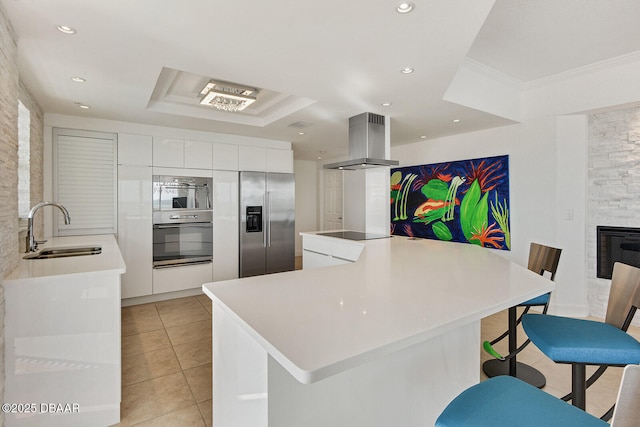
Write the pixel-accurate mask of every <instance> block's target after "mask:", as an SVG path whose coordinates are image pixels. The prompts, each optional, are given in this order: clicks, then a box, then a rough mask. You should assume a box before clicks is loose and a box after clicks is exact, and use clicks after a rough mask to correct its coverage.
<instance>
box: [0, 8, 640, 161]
mask: <svg viewBox="0 0 640 427" xmlns="http://www.w3.org/2000/svg"><path fill="white" fill-rule="evenodd" d="M414 2H415V4H416V8H415V10H414V11H413V12H412V13H410V14H406V15H402V14H398V13H396V12H395V5H396V4H397V3H398V1H395V0H385V1H382V0H378V1H375V2H372V1H370V0H351V1H350V2H344V1H336V0H322V1H320V0H315V1H291V0H269V1H261V0H233V1H231V0H226V1H223V0H189V1H180V0H136V1H131V0H107V1H105V0H84V1H77V0H56V1H51V0H0V3H2V5H3V6H4V8H5V9H6V10H7V14H8V16H9V19H10V20H11V22H12V25H13V27H14V30H15V32H16V34H17V36H18V66H19V70H20V75H21V78H22V80H23V81H24V82H25V84H26V85H27V87H28V88H29V89H30V90H31V92H32V93H33V95H34V96H35V97H36V99H37V100H38V102H39V103H40V105H41V106H42V108H43V110H44V111H45V112H47V113H59V114H69V115H78V116H88V117H98V118H105V119H112V120H120V121H127V122H135V123H145V124H153V125H161V126H173V127H179V128H189V129H196V130H205V131H213V132H220V133H230V134H238V135H247V136H258V137H264V138H270V139H279V140H286V141H292V142H293V146H294V150H295V156H296V158H299V159H315V158H316V157H317V156H318V155H320V151H323V152H326V153H322V155H323V156H324V157H327V158H328V157H335V156H341V155H345V154H346V153H347V134H348V131H347V119H348V118H349V117H351V116H353V115H356V114H359V113H361V112H364V111H371V112H374V113H378V114H384V115H388V116H391V131H392V134H391V135H392V144H404V143H409V142H414V141H418V140H420V139H421V136H426V137H427V139H430V138H436V137H440V136H445V135H451V134H455V133H463V132H469V131H473V130H478V129H483V128H488V127H494V126H501V125H505V124H508V123H511V122H510V121H509V120H507V119H505V118H502V117H498V116H495V115H491V114H488V113H485V112H481V111H478V110H473V109H470V108H467V107H463V106H461V105H457V104H453V103H450V102H446V101H444V100H443V95H444V93H445V91H446V90H447V88H448V86H449V84H450V83H451V81H452V79H453V77H454V75H455V73H456V71H457V70H458V68H459V67H460V65H461V64H462V63H463V61H464V60H465V58H469V59H472V60H473V61H475V62H479V63H482V64H484V65H486V66H487V67H490V68H493V69H495V70H497V71H499V72H501V73H503V74H506V75H508V76H511V77H513V78H515V79H517V80H520V81H522V82H527V81H531V80H535V79H538V78H542V77H546V76H549V75H553V74H557V73H561V72H564V71H567V70H571V69H575V68H578V67H583V66H586V65H588V64H592V63H595V62H600V61H604V60H607V59H610V58H614V57H617V56H621V55H624V54H627V53H631V52H635V51H639V50H640V25H638V23H637V18H638V17H640V1H638V0H497V1H495V2H494V1H493V0H456V1H453V0H448V1H442V0H414ZM494 3H495V4H494ZM58 25H67V26H70V27H73V28H75V29H76V30H77V34H75V35H72V36H68V35H64V34H62V33H60V32H58V31H56V26H58ZM404 67H413V68H414V69H415V72H414V73H412V74H408V75H404V74H401V73H400V70H401V69H402V68H404ZM166 73H174V74H173V76H174V77H175V75H176V73H177V74H179V75H181V76H183V77H184V78H185V80H176V81H174V82H173V83H172V82H171V80H169V81H167V80H166V78H167V74H166ZM72 76H81V77H83V78H85V79H86V80H87V81H86V82H85V83H81V84H79V83H74V82H72V81H71V79H70V78H71V77H72ZM208 78H213V79H216V80H223V81H228V82H233V83H238V84H242V85H247V86H252V87H257V88H262V89H265V90H266V91H265V94H269V97H270V98H269V99H271V100H272V102H273V103H274V104H277V105H275V106H270V107H269V108H266V107H265V108H263V109H262V110H261V112H260V113H257V112H254V113H251V114H250V116H251V117H239V116H237V115H236V116H234V114H232V113H222V112H219V111H214V110H211V109H207V107H202V106H198V104H197V99H194V103H193V105H189V101H188V100H186V101H185V99H186V98H185V97H186V94H188V92H189V91H190V90H191V91H194V90H199V88H196V87H189V86H188V85H189V84H191V85H192V86H195V85H198V84H200V83H199V82H200V81H201V80H202V79H205V80H206V79H208ZM163 79H164V80H163ZM190 82H191V83H190ZM172 85H173V86H172ZM185 85H186V86H185ZM265 98H267V96H266V95H265ZM386 101H388V102H391V103H392V105H391V106H389V107H383V106H381V104H382V103H383V102H386ZM76 103H83V104H86V105H89V106H91V109H88V110H82V109H79V107H78V105H77V104H76ZM256 104H258V103H256ZM453 119H461V121H460V122H459V123H453V122H452V120H453ZM299 121H302V122H308V123H311V125H310V126H308V127H306V128H305V129H303V131H304V132H305V134H304V135H299V134H298V132H299V129H296V128H294V127H291V126H289V125H290V124H292V123H294V122H299Z"/></svg>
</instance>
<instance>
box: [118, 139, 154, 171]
mask: <svg viewBox="0 0 640 427" xmlns="http://www.w3.org/2000/svg"><path fill="white" fill-rule="evenodd" d="M152 151H153V149H152V138H151V136H150V135H133V134H129V133H119V134H118V164H119V165H127V166H151V161H152V155H151V153H152Z"/></svg>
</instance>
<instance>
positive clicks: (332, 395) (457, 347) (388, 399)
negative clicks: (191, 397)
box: [213, 303, 480, 427]
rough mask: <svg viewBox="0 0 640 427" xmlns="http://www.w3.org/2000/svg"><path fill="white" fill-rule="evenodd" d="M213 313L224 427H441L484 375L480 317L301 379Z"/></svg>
mask: <svg viewBox="0 0 640 427" xmlns="http://www.w3.org/2000/svg"><path fill="white" fill-rule="evenodd" d="M213 313H214V314H213V405H214V407H213V423H214V425H215V426H217V427H241V426H242V427H244V426H247V427H248V426H251V427H263V426H278V427H289V426H296V427H299V426H301V425H304V426H306V427H316V426H318V427H320V426H323V427H325V426H328V425H331V426H338V427H340V426H345V427H346V426H349V427H352V426H354V425H366V426H374V427H375V426H385V427H387V426H389V425H403V426H408V427H411V426H426V425H434V423H435V420H436V418H437V417H438V415H439V414H440V412H441V411H442V410H443V409H444V408H445V407H446V405H447V404H448V403H449V402H450V401H451V400H452V399H453V398H454V397H455V396H456V395H457V394H458V393H460V392H461V391H462V390H464V389H465V388H467V387H469V386H471V385H473V384H476V383H478V381H479V379H480V378H479V374H480V372H479V366H480V351H479V346H480V322H479V321H478V322H473V323H471V324H468V325H465V326H462V327H459V328H457V329H454V330H452V331H450V332H448V333H445V334H443V335H441V336H438V337H435V338H432V339H430V340H428V341H425V342H422V343H419V344H415V345H413V346H410V347H408V348H406V349H403V350H400V351H396V352H393V353H391V354H387V355H384V356H380V357H378V358H374V359H372V360H370V361H367V362H365V363H363V364H361V365H359V366H356V367H354V368H352V369H348V370H346V371H343V372H341V373H338V374H336V375H333V376H330V377H328V378H325V379H322V380H319V381H317V382H314V383H311V384H302V383H300V382H298V381H297V380H296V379H295V378H294V377H293V376H291V374H289V372H287V371H286V369H285V368H283V367H282V366H281V365H280V364H279V363H278V362H277V361H276V360H275V359H273V358H272V357H270V356H269V355H268V353H267V351H266V350H265V349H264V348H262V347H261V346H260V345H259V344H258V343H257V342H256V341H255V340H254V339H253V338H252V337H251V336H250V335H249V334H248V333H247V332H246V331H245V330H244V329H242V328H241V327H240V326H239V325H238V323H236V320H235V319H234V318H232V317H231V316H230V315H228V314H227V313H226V312H225V311H224V310H223V309H220V308H219V307H217V305H216V303H214V309H213Z"/></svg>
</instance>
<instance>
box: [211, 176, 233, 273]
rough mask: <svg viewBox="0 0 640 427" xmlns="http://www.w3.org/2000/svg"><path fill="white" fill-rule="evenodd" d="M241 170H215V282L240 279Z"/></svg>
mask: <svg viewBox="0 0 640 427" xmlns="http://www.w3.org/2000/svg"><path fill="white" fill-rule="evenodd" d="M238 178H239V176H238V172H235V171H217V170H214V171H213V191H212V193H213V199H212V204H213V281H214V282H215V281H218V280H227V279H236V278H238V271H239V270H238V269H239V265H238V261H239V260H238V256H239V255H238V254H239V247H238V230H239V227H240V220H239V215H238V209H239V208H238Z"/></svg>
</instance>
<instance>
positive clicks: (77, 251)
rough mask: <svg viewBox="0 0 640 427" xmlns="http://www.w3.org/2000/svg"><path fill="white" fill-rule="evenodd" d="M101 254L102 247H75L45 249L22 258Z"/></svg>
mask: <svg viewBox="0 0 640 427" xmlns="http://www.w3.org/2000/svg"><path fill="white" fill-rule="evenodd" d="M101 253H102V246H76V247H64V248H47V249H42V250H41V251H38V252H34V253H31V254H28V255H25V256H23V257H22V258H24V259H50V258H63V257H71V256H84V255H98V254H101Z"/></svg>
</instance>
